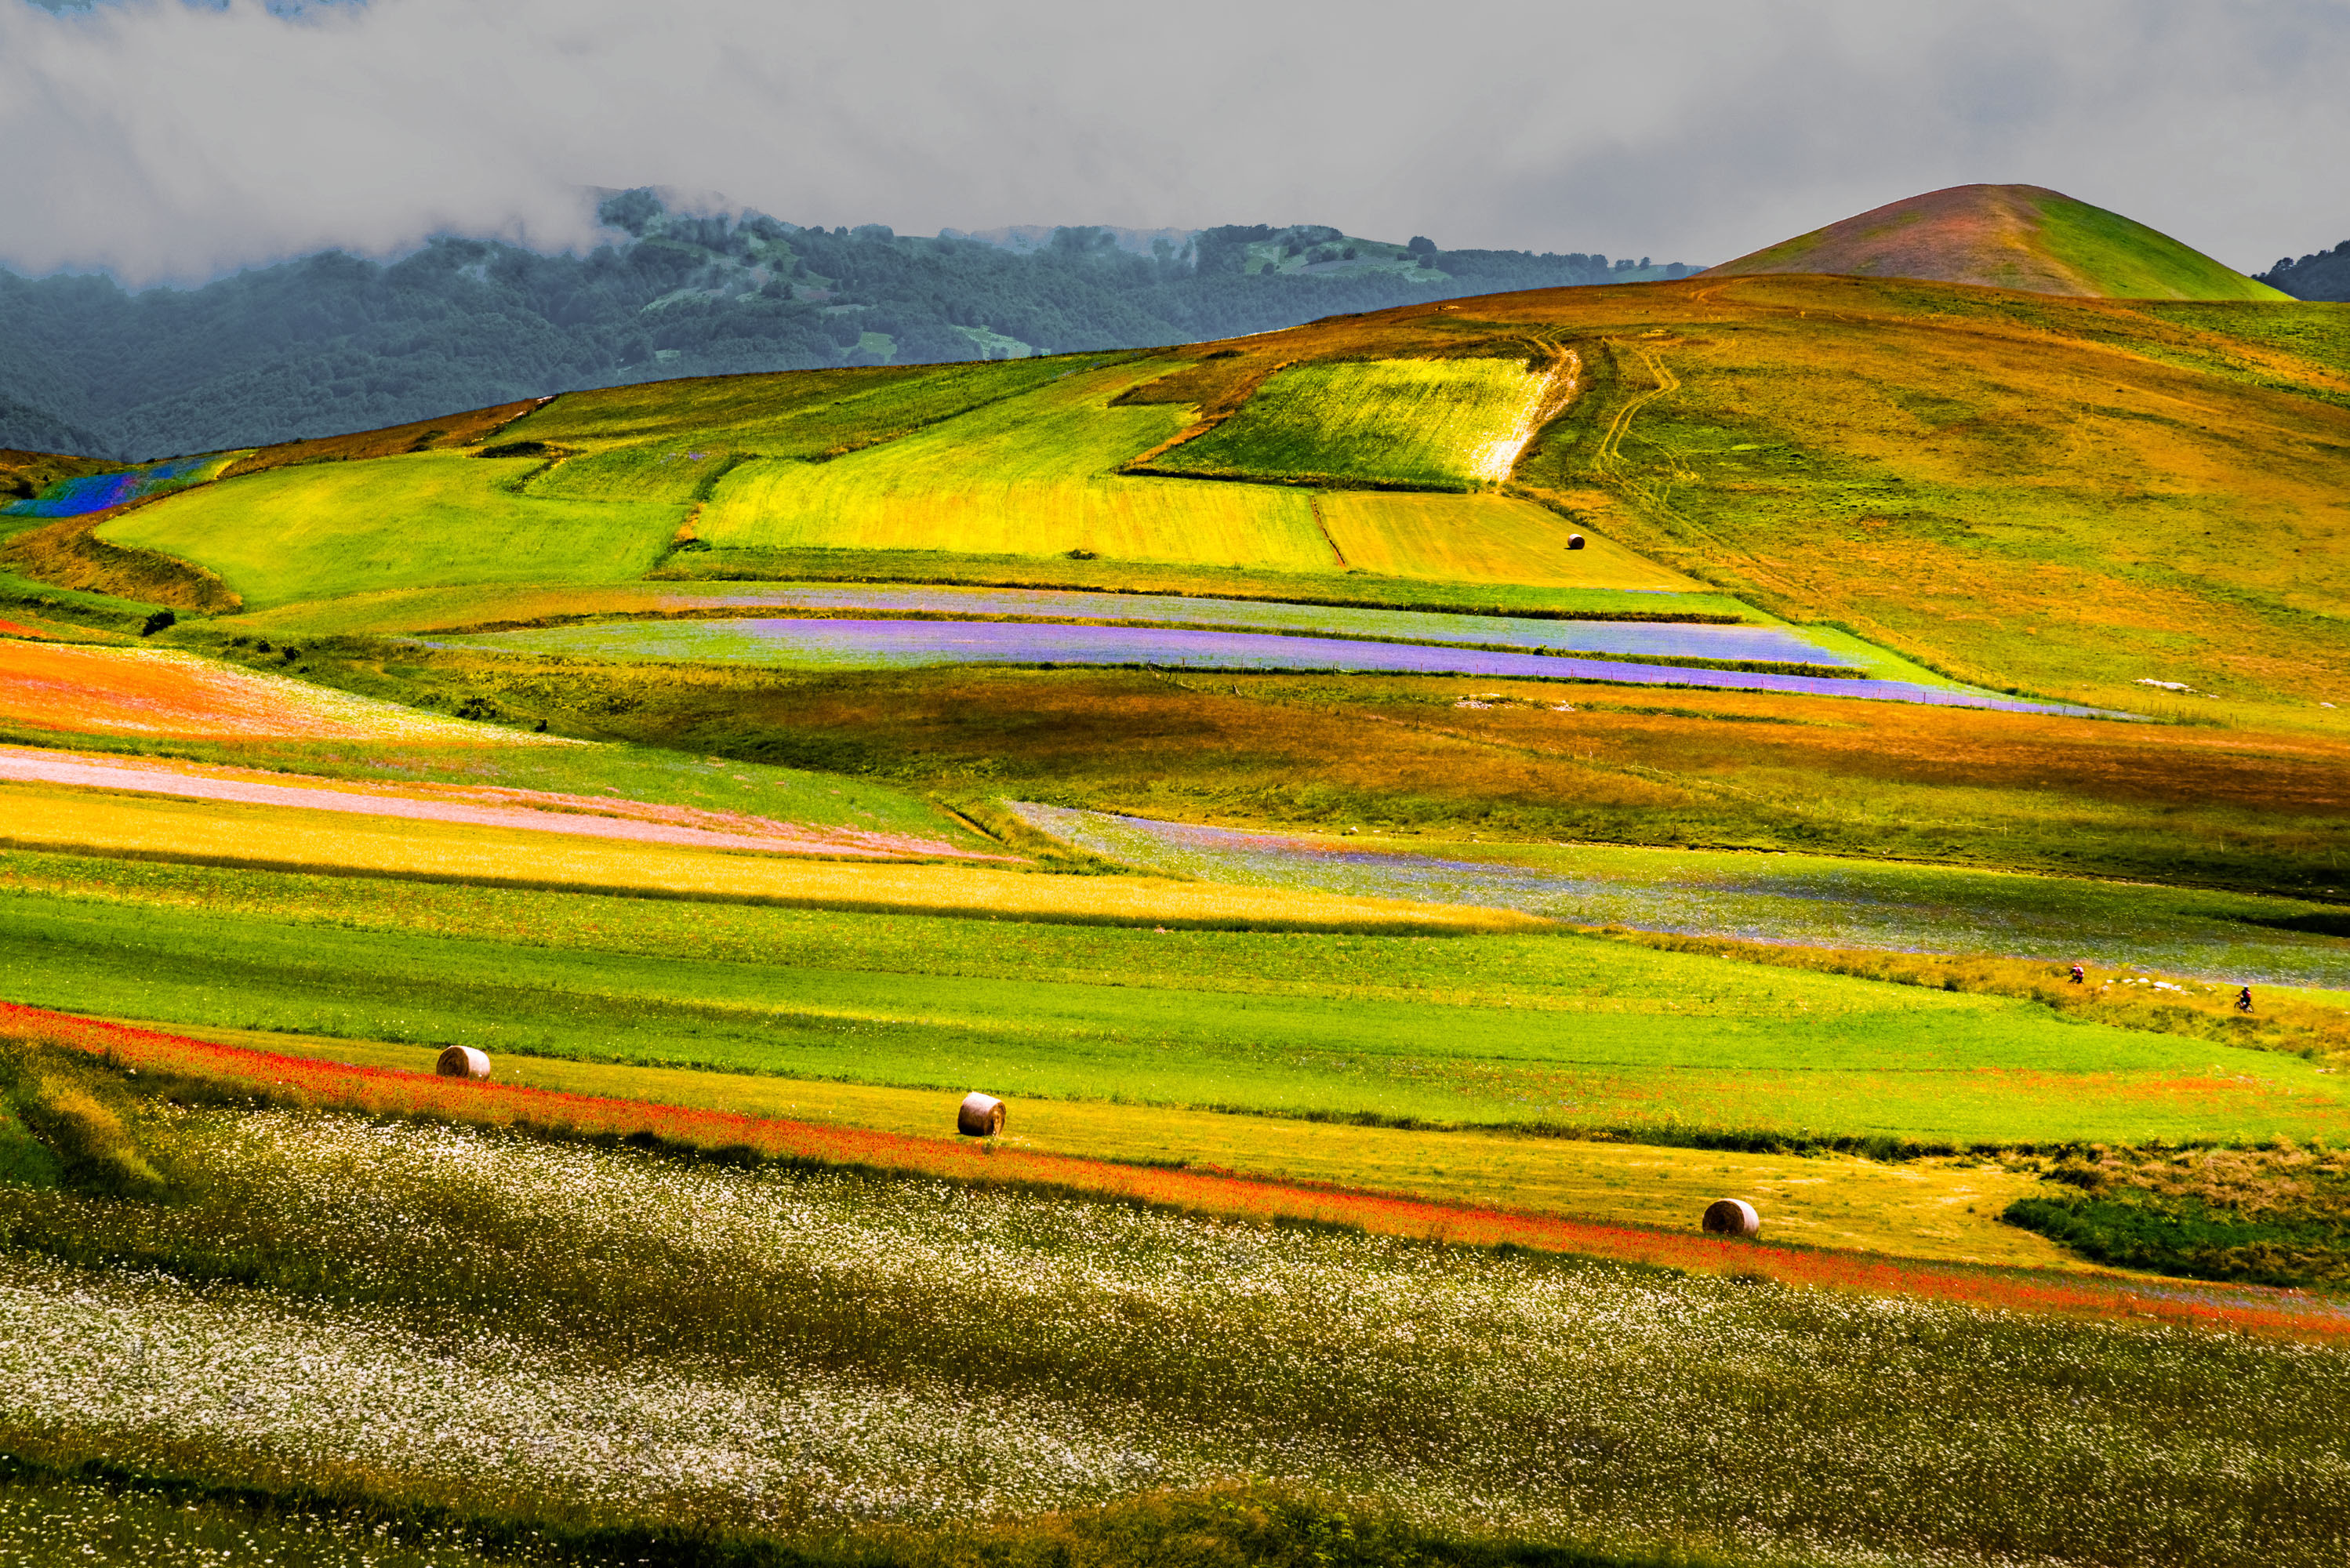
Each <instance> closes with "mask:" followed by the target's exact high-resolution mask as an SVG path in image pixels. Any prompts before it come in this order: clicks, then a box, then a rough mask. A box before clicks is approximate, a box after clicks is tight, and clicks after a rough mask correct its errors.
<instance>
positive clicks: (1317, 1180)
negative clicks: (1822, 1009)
mask: <svg viewBox="0 0 2350 1568" xmlns="http://www.w3.org/2000/svg"><path fill="white" fill-rule="evenodd" d="M134 1022H137V1021H134ZM172 1027H173V1028H174V1030H176V1031H177V1032H178V1033H182V1034H187V1035H192V1036H193V1037H195V1038H197V1039H200V1040H206V1041H216V1042H219V1043H220V1044H226V1045H233V1046H237V1047H240V1048H243V1049H246V1050H252V1051H259V1052H266V1053H271V1054H280V1055H289V1056H296V1057H309V1058H314V1059H318V1060H325V1061H332V1062H338V1063H346V1064H351V1065H354V1066H359V1067H378V1068H389V1069H391V1070H394V1071H400V1072H409V1073H425V1072H429V1071H431V1069H432V1052H431V1051H430V1049H429V1048H427V1047H422V1046H418V1045H408V1044H386V1043H383V1042H379V1041H361V1040H351V1039H347V1038H340V1037H329V1036H314V1035H303V1034H288V1033H276V1032H269V1031H261V1030H249V1029H234V1028H224V1027H221V1026H218V1025H203V1024H187V1023H181V1024H175V1025H173V1026H172ZM495 1081H496V1082H498V1083H500V1084H503V1085H523V1086H527V1087H531V1088H536V1089H545V1090H549V1091H551V1092H554V1093H556V1094H563V1095H586V1096H598V1097H601V1098H608V1099H621V1100H629V1101H635V1102H640V1103H650V1104H654V1105H662V1106H679V1107H681V1108H684V1109H689V1110H709V1111H720V1112H724V1113H727V1114H729V1115H732V1116H752V1117H757V1118H762V1119H780V1120H790V1121H794V1122H800V1123H812V1124H815V1125H817V1126H822V1127H850V1128H857V1129H861V1130H866V1131H873V1132H882V1133H889V1134H892V1135H895V1136H898V1137H912V1138H936V1137H941V1136H943V1131H944V1129H945V1128H947V1127H948V1126H949V1124H950V1123H951V1119H952V1118H951V1116H949V1115H948V1114H946V1113H948V1112H950V1111H951V1109H952V1105H951V1101H952V1097H953V1096H951V1094H950V1095H947V1096H941V1094H939V1093H938V1092H936V1091H933V1090H926V1089H902V1088H890V1087H887V1086H882V1085H871V1084H847V1083H838V1082H827V1081H820V1080H813V1079H794V1078H778V1077H775V1076H771V1075H745V1074H741V1073H710V1072H701V1071H696V1070H694V1069H691V1068H679V1067H647V1066H641V1065H637V1064H614V1063H602V1062H576V1061H569V1060H565V1059H563V1058H559V1057H549V1056H502V1057H500V1058H498V1059H497V1061H496V1066H495ZM712 1147H715V1146H714V1145H713V1146H712ZM992 1147H993V1149H995V1150H997V1151H999V1152H1000V1151H1007V1150H1018V1151H1023V1152H1028V1153H1035V1154H1044V1155H1054V1156H1062V1157H1066V1158H1072V1159H1082V1160H1096V1161H1111V1162H1116V1163H1119V1164H1126V1165H1139V1166H1143V1167H1148V1168H1175V1169H1187V1170H1197V1171H1203V1172H1207V1173H1210V1174H1229V1175H1236V1176H1242V1177H1249V1178H1256V1179H1265V1180H1271V1181H1276V1182H1284V1183H1291V1184H1295V1185H1299V1186H1305V1187H1314V1188H1325V1189H1350V1190H1353V1191H1358V1192H1360V1191H1368V1192H1377V1193H1388V1194H1399V1195H1402V1196H1405V1197H1410V1198H1419V1199H1428V1200H1430V1201H1432V1202H1437V1203H1452V1204H1460V1205H1462V1206H1464V1207H1468V1208H1475V1209H1501V1210H1509V1211H1512V1212H1514V1213H1520V1214H1544V1215H1555V1216H1564V1217H1572V1218H1575V1219H1580V1220H1595V1221H1598V1222H1601V1223H1605V1224H1617V1225H1640V1226H1652V1227H1657V1228H1660V1229H1665V1230H1672V1231H1686V1230H1688V1229H1689V1228H1690V1226H1691V1225H1692V1224H1693V1223H1694V1219H1693V1217H1694V1216H1697V1215H1700V1214H1702V1213H1703V1212H1704V1210H1705V1207H1706V1205H1707V1204H1708V1203H1711V1202H1712V1201H1713V1200H1714V1199H1716V1198H1718V1197H1721V1195H1722V1194H1724V1193H1729V1194H1731V1195H1733V1196H1737V1197H1742V1198H1745V1199H1750V1200H1751V1201H1752V1202H1753V1203H1754V1204H1755V1205H1756V1207H1757V1208H1759V1209H1760V1210H1762V1211H1763V1214H1764V1215H1766V1216H1767V1218H1768V1226H1769V1231H1768V1233H1769V1235H1770V1237H1771V1239H1772V1240H1773V1241H1780V1242H1789V1243H1799V1244H1808V1245H1812V1246H1824V1247H1838V1248H1846V1249H1851V1250H1857V1251H1870V1252H1878V1253H1884V1254H1887V1255H1889V1256H1893V1257H1903V1258H1929V1259H1941V1260H1945V1261H1951V1262H1975V1263H1996V1264H2001V1265H2006V1266H2017V1267H2040V1268H2050V1267H2056V1268H2065V1267H2078V1266H2079V1265H2077V1264H2075V1263H2074V1262H2073V1261H2072V1259H2071V1258H2070V1256H2069V1254H2067V1253H2066V1252H2064V1251H2063V1250H2062V1249H2061V1248H2059V1247H2057V1246H2055V1245H2054V1244H2053V1243H2051V1242H2049V1241H2045V1240H2044V1239H2043V1238H2041V1237H2039V1236H2037V1235H2035V1234H2033V1232H2032V1231H2025V1230H2021V1229H2018V1228H2017V1227H2015V1226H2012V1225H2007V1224H2002V1223H2001V1222H2000V1220H1999V1215H2000V1213H2001V1212H2002V1210H2004V1209H2005V1207H2006V1206H2007V1205H2008V1204H2009V1203H2011V1202H2012V1201H2013V1200H2015V1199H2018V1198H2021V1197H2022V1196H2024V1195H2025V1194H2027V1193H2028V1192H2031V1191H2033V1190H2034V1189H2036V1188H2037V1187H2038V1185H2039V1183H2038V1179H2037V1177H2036V1176H2034V1175H2033V1174H2032V1173H2030V1172H2028V1171H2026V1170H2023V1169H2021V1168H2017V1169H2010V1168H2006V1167H2004V1166H2002V1165H2001V1164H1998V1163H1995V1162H1986V1161H1979V1160H1974V1159H1967V1160H1963V1161H1953V1160H1948V1159H1932V1158H1929V1159H1919V1160H1911V1161H1908V1162H1904V1163H1900V1164H1886V1163H1880V1162H1877V1161H1875V1160H1871V1159H1866V1158H1861V1157H1859V1156H1856V1155H1830V1154H1823V1153H1812V1154H1808V1155H1794V1154H1766V1153H1753V1152H1747V1151H1740V1150H1726V1149H1711V1148H1707V1149H1698V1148H1683V1147H1672V1146H1666V1145H1657V1144H1627V1143H1614V1142H1607V1141H1601V1140H1594V1139H1588V1138H1557V1137H1499V1136H1496V1135H1495V1133H1493V1132H1492V1131H1491V1130H1487V1131H1477V1132H1446V1131H1440V1130H1436V1129H1432V1128H1427V1127H1419V1128H1412V1129H1404V1128H1398V1127H1366V1126H1359V1125H1355V1124H1351V1123H1346V1122H1308V1121H1298V1120H1295V1119H1290V1118H1282V1119H1278V1120H1272V1121H1268V1120H1267V1119H1265V1118H1263V1117H1257V1116H1246V1115H1240V1114H1235V1113H1232V1112H1210V1111H1187V1110H1180V1109H1176V1108H1172V1107H1169V1106H1132V1105H1118V1104H1111V1103H1105V1102H1099V1101H1087V1100H1035V1101H1021V1102H1018V1103H1017V1104H1015V1105H1014V1107H1013V1120H1012V1123H1011V1125H1010V1126H1009V1127H1007V1128H1006V1130H1005V1132H1004V1133H1003V1135H1002V1136H1001V1137H998V1138H996V1139H995V1140H994V1142H993V1145H992Z"/></svg>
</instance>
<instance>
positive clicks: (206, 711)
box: [0, 638, 563, 746]
mask: <svg viewBox="0 0 2350 1568" xmlns="http://www.w3.org/2000/svg"><path fill="white" fill-rule="evenodd" d="M289 651H291V650H289ZM0 723H5V724H6V725H8V726H10V727H12V728H14V727H17V726H22V727H25V728H27V729H32V730H40V731H52V732H54V731H63V732H68V733H76V734H93V735H133V736H137V735H145V736H155V737H163V736H172V737H187V738H192V739H203V740H346V741H375V742H384V743H387V744H399V743H403V742H428V743H430V742H439V743H441V744H443V745H460V746H484V745H560V744H562V743H563V742H560V741H558V740H555V739H552V738H550V737H548V736H545V735H535V734H525V733H522V732H515V731H510V730H500V729H494V728H490V727H488V726H484V725H481V724H470V723H465V722H462V721H459V720H455V719H444V718H442V717H441V716H440V715H439V714H436V713H422V712H419V711H416V710H415V709H413V708H407V707H402V706H400V705H399V704H397V703H392V702H385V701H375V700H370V699H369V698H366V697H359V696H353V695H351V694H350V693H348V692H343V691H331V690H328V689H326V688H323V687H318V686H314V685H312V684H310V683H309V682H307V681H303V680H293V679H290V678H289V677H287V676H284V675H279V674H275V673H272V672H270V671H268V670H242V669H238V668H236V667H234V666H233V665H224V664H221V663H218V662H215V661H213V660H211V659H199V658H196V657H194V656H193V655H191V654H187V653H182V652H177V651H174V650H172V649H146V648H142V649H117V648H85V647H70V646H64V645H59V644H54V643H36V642H28V641H23V640H19V639H15V638H8V639H0Z"/></svg>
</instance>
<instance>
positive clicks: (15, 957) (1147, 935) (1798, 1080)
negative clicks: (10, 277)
mask: <svg viewBox="0 0 2350 1568" xmlns="http://www.w3.org/2000/svg"><path fill="white" fill-rule="evenodd" d="M7 865H8V871H9V876H8V878H7V883H6V886H7V887H8V888H9V889H10V891H9V892H8V894H7V895H6V901H7V905H8V909H7V917H8V918H7V919H6V921H5V936H0V995H5V996H7V997H9V998H10V999H12V1000H15V1001H18V1002H26V1003H29V1004H32V1005H37V1006H48V1007H65V1008H72V1009H81V1010H86V1011H92V1012H106V1013H109V1014H113V1015H117V1016H125V1017H138V1018H148V1019H155V1020H161V1021H164V1022H167V1023H190V1024H204V1025H226V1026H230V1027H236V1028H263V1029H277V1030H288V1031H294V1032H297V1033H311V1034H322V1035H330V1036H339V1037H347V1038H353V1039H359V1040H375V1041H389V1042H394V1043H407V1044H419V1045H433V1046H437V1045H442V1044H468V1045H474V1046H477V1047H480V1048H483V1049H486V1050H489V1051H491V1052H493V1053H494V1054H499V1055H502V1056H503V1055H508V1054H526V1055H543V1056H554V1057H563V1058H567V1059H572V1060H581V1061H623V1062H635V1063H641V1064H648V1065H660V1066H679V1067H702V1068H717V1069H721V1070H724V1071H733V1072H753V1073H765V1074H773V1075H781V1076H785V1077H793V1078H819V1079H837V1080H846V1081H854V1082H861V1083H872V1084H881V1085H895V1086H898V1087H904V1088H922V1089H928V1090H933V1091H937V1092H941V1093H951V1094H960V1093H962V1091H963V1090H965V1089H968V1088H970V1087H971V1086H972V1085H987V1086H989V1087H990V1088H991V1089H993V1090H995V1091H996V1092H999V1093H1005V1094H1011V1095H1014V1096H1022V1097H1033V1098H1046V1099H1075V1100H1096V1101H1105V1100H1106V1101H1130V1102H1137V1103H1143V1104H1151V1105H1165V1106H1181V1107H1190V1108H1193V1109H1229V1110H1237V1111H1250V1112H1257V1113H1272V1114H1275V1115H1283V1116H1307V1117H1309V1118H1311V1117H1323V1118H1332V1117H1335V1118H1339V1119H1347V1118H1368V1119H1372V1120H1377V1121H1384V1122H1389V1123H1393V1122H1409V1123H1413V1124H1428V1125H1435V1126H1439V1127H1449V1126H1503V1127H1509V1126H1517V1127H1550V1128H1554V1129H1562V1130H1564V1129H1576V1130H1581V1131H1585V1132H1599V1131H1613V1132H1617V1133H1624V1134H1628V1135H1629V1136H1632V1137H1635V1138H1638V1139H1639V1140H1642V1141H1652V1142H1661V1143H1675V1142H1680V1143H1688V1142H1691V1141H1697V1142H1708V1141H1719V1140H1721V1139H1722V1138H1731V1139H1733V1140H1743V1141H1748V1142H1752V1141H1753V1140H1761V1141H1762V1143H1763V1144H1764V1145H1766V1146H1767V1145H1768V1144H1770V1143H1772V1142H1773V1141H1779V1142H1788V1141H1792V1142H1794V1143H1797V1144H1800V1143H1802V1142H1804V1141H1805V1140H1806V1139H1823V1138H1825V1139H1827V1140H1830V1141H1834V1140H1835V1139H1836V1138H1845V1139H1848V1140H1852V1141H1854V1142H1857V1141H1859V1140H1861V1139H1864V1138H1867V1137H1882V1138H1887V1139H1890V1140H1892V1142H1893V1143H1894V1144H1895V1145H1899V1144H1901V1143H1902V1142H1904V1141H1905V1140H1906V1141H1908V1142H1912V1143H1916V1144H1918V1145H1921V1146H1926V1147H1932V1146H1936V1145H1939V1146H1940V1147H1946V1148H1947V1147H1963V1146H1969V1145H1974V1144H1991V1145H2013V1144H2030V1145H2035V1146H2037V1145H2045V1144H2055V1143H2070V1142H2075V1141H2082V1140H2099V1141H2106V1142H2116V1143H2129V1144H2137V1143H2143V1142H2146V1141H2147V1140H2150V1139H2154V1138H2165V1139H2169V1140H2173V1141H2179V1140H2187V1139H2195V1138H2211V1137H2230V1138H2240V1139H2247V1140H2253V1141H2257V1140H2260V1139H2264V1138H2267V1137H2272V1136H2274V1135H2276V1134H2279V1133H2282V1134H2285V1135H2287V1136H2291V1137H2296V1138H2309V1137H2341V1136H2344V1134H2345V1131H2350V1097H2345V1095H2344V1094H2343V1093H2342V1092H2341V1091H2339V1090H2338V1088H2337V1087H2336V1085H2338V1084H2339V1083H2340V1079H2339V1078H2338V1076H2329V1075H2325V1074H2323V1073H2320V1072H2319V1071H2318V1070H2317V1069H2316V1068H2315V1067H2314V1065H2313V1064H2310V1063H2307V1062H2303V1061H2301V1060H2299V1059H2297V1058H2293V1057H2288V1056H2282V1055H2279V1054H2274V1053H2264V1052H2256V1051H2246V1050H2241V1049H2232V1048H2230V1047H2228V1046H2225V1045H2220V1044H2211V1043H2210V1042H2205V1041H2199V1040H2194V1039H2189V1038H2183V1037H2178V1036H2169V1035H2160V1034H2149V1033H2132V1032H2128V1031H2124V1030H2118V1029H2113V1028H2109V1027H2106V1026H2103V1025H2099V1024H2095V1023H2073V1022H2068V1021H2065V1020H2064V1019H2061V1018H2059V1017H2057V1016H2055V1015H2054V1014H2052V1013H2050V1012H2047V1011H2046V1010H2044V1009H2041V1008H2038V1007H2036V1006H2034V1005H2032V1004H2030V1003H2028V1002H2017V1001H2010V1000H2006V999H2002V998H1992V997H1982V996H1970V995H1964V994H1954V993H1950V992H1935V991H1924V990H1920V989H1918V988H1915V987H1904V986H1891V985H1885V984H1881V983H1877V982H1872V981H1860V980H1853V979H1848V978H1846V977H1843V976H1836V975H1827V974H1817V973H1809V972H1805V971H1794V970H1777V969H1764V968H1760V967H1757V966H1752V965H1744V964H1740V963H1737V962H1735V961H1730V960H1724V959H1720V958H1715V957H1711V956H1710V955H1704V954H1691V953H1669V952H1653V951H1648V950H1640V949H1636V948H1629V947H1626V946H1623V945H1621V944H1614V943H1607V942H1599V941H1591V940H1583V939H1577V938H1574V937H1565V936H1558V937H1554V936H1538V937H1507V936H1492V937H1475V938H1471V937H1461V938H1455V939H1451V940H1428V939H1419V940H1415V939H1413V938H1409V937H1389V936H1379V935H1358V936H1354V937H1350V938H1347V939H1346V940H1336V941H1334V940H1328V939H1326V938H1315V937H1309V936H1305V935H1284V934H1281V933H1257V934H1245V933H1237V932H1225V933H1214V932H1204V931H1198V932H1190V933H1186V932H1184V931H1180V930H1175V929H1170V930H1166V931H1159V930H1154V929H1147V928H1144V929H1136V928H1124V929H1120V928H1114V927H1107V926H1105V927H1081V926H1073V925H1063V926H1053V925H1038V924H1027V925H1022V924H1019V923H1017V922H1015V921H1014V920H1012V919H909V918H905V917H892V916H881V915H871V914H861V913H858V912H855V911H839V912H832V911H823V912H819V911H813V910H803V911H794V910H787V909H746V908H743V907H739V906H726V905H715V904H693V905H688V904H680V903H675V902H668V901H659V900H640V899H628V898H593V897H585V896H577V895H563V894H555V893H546V892H534V891H524V890H518V889H517V890H498V889H480V888H447V887H439V888H436V887H419V886H415V885H412V884H411V885H401V884H392V883H383V882H378V881H372V880H368V879H362V878H351V877H344V878H337V877H287V876H285V875H283V874H271V873H256V872H238V871H232V870H224V869H219V868H211V867H188V866H183V865H182V866H156V865H131V866H120V867H109V866H107V865H106V863H104V862H103V861H93V860H90V859H88V858H75V857H39V856H30V857H27V856H12V857H10V859H9V861H8V863H7Z"/></svg>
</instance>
